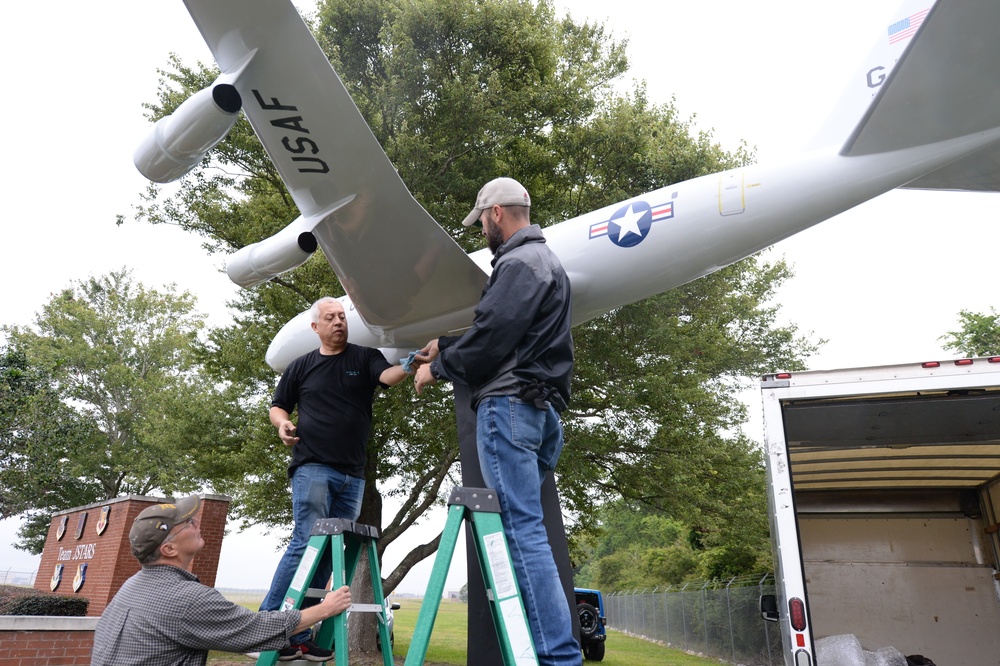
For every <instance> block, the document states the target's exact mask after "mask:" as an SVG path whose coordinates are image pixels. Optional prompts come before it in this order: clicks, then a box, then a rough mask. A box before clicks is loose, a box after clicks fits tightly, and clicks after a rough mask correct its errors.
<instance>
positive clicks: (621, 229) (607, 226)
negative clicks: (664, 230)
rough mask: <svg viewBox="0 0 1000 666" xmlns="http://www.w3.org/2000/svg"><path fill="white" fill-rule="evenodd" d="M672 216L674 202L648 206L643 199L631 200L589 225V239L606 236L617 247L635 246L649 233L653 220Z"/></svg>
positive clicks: (666, 218) (656, 220)
mask: <svg viewBox="0 0 1000 666" xmlns="http://www.w3.org/2000/svg"><path fill="white" fill-rule="evenodd" d="M673 216H674V202H673V201H668V202H666V203H663V204H659V205H656V206H650V205H649V204H648V203H646V202H645V201H633V202H632V203H630V204H627V205H625V206H623V207H622V208H619V209H618V210H617V211H616V212H615V213H614V215H612V216H611V217H610V218H609V219H607V220H605V221H603V222H597V223H595V224H592V225H590V239H591V240H593V239H595V238H600V237H601V236H607V237H608V238H610V239H611V242H612V243H614V244H615V245H617V246H618V247H635V246H636V245H638V244H639V243H641V242H642V241H644V240H645V239H646V236H648V235H649V228H650V227H651V226H652V225H653V222H659V221H660V220H668V219H670V218H672V217H673Z"/></svg>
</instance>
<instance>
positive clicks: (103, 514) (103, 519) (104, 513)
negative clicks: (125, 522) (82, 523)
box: [97, 506, 111, 536]
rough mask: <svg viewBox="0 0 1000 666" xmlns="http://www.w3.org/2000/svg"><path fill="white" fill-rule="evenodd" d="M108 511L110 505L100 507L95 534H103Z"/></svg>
mask: <svg viewBox="0 0 1000 666" xmlns="http://www.w3.org/2000/svg"><path fill="white" fill-rule="evenodd" d="M110 513H111V507H110V506H105V507H101V519H100V520H98V521H97V536H100V535H102V534H104V530H106V529H108V514H110Z"/></svg>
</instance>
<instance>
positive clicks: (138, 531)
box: [128, 495, 201, 560]
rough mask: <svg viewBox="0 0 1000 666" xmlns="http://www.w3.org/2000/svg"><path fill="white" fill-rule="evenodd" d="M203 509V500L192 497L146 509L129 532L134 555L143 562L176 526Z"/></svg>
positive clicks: (137, 517)
mask: <svg viewBox="0 0 1000 666" xmlns="http://www.w3.org/2000/svg"><path fill="white" fill-rule="evenodd" d="M200 508H201V498H200V497H198V496H197V495H191V496H190V497H185V498H184V499H181V500H177V501H176V502H175V503H173V504H169V503H164V504H154V505H153V506H149V507H146V508H145V509H143V510H142V512H141V513H139V515H138V516H136V517H135V521H134V522H133V523H132V529H130V530H129V532H128V540H129V543H130V544H131V545H132V554H133V555H134V556H135V557H136V559H139V560H142V559H143V558H145V557H148V556H149V554H150V553H152V552H153V551H154V550H156V549H157V548H159V547H160V546H161V545H162V544H163V542H164V541H166V540H167V536H168V535H169V534H170V530H172V529H173V528H174V525H180V524H181V523H183V522H184V521H185V520H188V519H189V518H191V517H192V516H194V515H195V514H196V513H198V509H200Z"/></svg>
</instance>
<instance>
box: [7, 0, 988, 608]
mask: <svg viewBox="0 0 1000 666" xmlns="http://www.w3.org/2000/svg"><path fill="white" fill-rule="evenodd" d="M296 4H297V5H298V6H300V7H304V8H306V7H309V6H311V5H310V4H309V3H299V2H296ZM898 4H899V3H897V2H896V1H895V0H841V1H840V2H837V3H832V4H831V3H827V4H816V3H805V2H801V1H800V0H787V1H768V0H763V1H762V2H756V3H747V2H741V1H737V0H699V1H698V2H690V1H685V2H677V1H674V0H666V1H661V2H658V3H655V4H653V3H650V2H648V0H616V2H612V3H609V2H606V1H596V0H562V1H561V2H559V3H557V6H558V7H561V8H562V10H563V11H565V10H566V9H567V8H568V10H569V11H570V12H571V13H572V15H573V16H574V17H576V18H584V17H588V18H590V19H593V20H598V21H606V23H607V25H608V27H609V28H610V29H611V30H612V31H613V32H614V33H615V34H616V35H618V36H627V37H629V39H630V46H629V51H628V52H629V55H630V59H631V63H632V71H631V73H630V75H629V77H628V79H631V78H636V79H644V80H645V81H646V83H647V87H648V92H649V96H650V97H651V99H653V100H654V101H657V102H668V101H670V99H671V97H672V96H673V97H674V98H675V99H676V104H677V106H678V108H679V109H680V110H681V112H682V115H684V116H690V115H692V114H696V122H697V125H698V127H699V128H700V129H713V130H714V133H715V137H716V139H717V140H718V141H720V142H721V143H722V145H723V147H725V148H727V149H730V150H732V149H735V148H736V147H737V146H738V144H739V141H740V140H741V139H742V140H745V141H746V142H747V143H748V144H750V145H751V146H755V147H756V148H757V152H758V161H759V162H766V161H768V160H769V159H772V158H777V157H781V156H783V155H787V154H789V153H791V152H792V151H794V150H795V149H796V148H797V147H799V146H800V145H801V144H803V143H805V142H806V141H807V140H808V139H809V138H810V137H811V136H812V134H813V132H814V131H815V130H816V129H817V128H818V127H819V126H820V125H821V124H822V122H823V121H824V119H825V118H826V117H827V115H829V110H830V107H831V106H832V105H833V104H834V102H835V101H836V99H837V98H838V96H839V94H840V93H841V91H842V89H843V88H844V86H845V85H846V82H847V80H848V77H850V76H851V75H852V74H853V73H854V72H855V70H856V67H857V65H858V64H859V61H860V58H861V57H862V56H863V55H865V54H866V53H867V52H868V50H869V49H870V48H871V46H872V44H873V43H874V40H875V39H876V38H877V37H878V35H880V34H882V33H883V32H884V31H885V29H886V27H887V26H888V25H889V23H890V22H891V21H892V20H893V12H894V10H895V9H896V7H897V5H898ZM171 51H174V52H177V53H179V54H180V55H181V56H182V57H183V59H184V60H185V61H187V62H193V61H195V60H209V59H210V57H211V56H210V54H209V52H208V50H207V48H205V46H204V44H203V42H202V41H201V38H200V35H199V34H198V33H197V30H196V29H195V27H194V25H193V23H192V22H191V20H190V18H189V17H188V15H187V13H186V11H185V10H184V7H183V4H182V3H181V2H180V0H157V1H155V2H148V1H147V2H135V1H134V0H106V1H105V2H101V3H96V4H95V3H79V2H71V1H70V0H53V1H52V2H47V3H43V4H38V3H23V2H8V3H4V4H3V6H2V8H0V56H2V58H3V62H4V63H5V64H4V67H3V69H2V70H0V81H2V84H3V90H4V93H5V95H4V97H5V100H4V103H3V104H2V105H0V120H2V126H3V127H4V130H5V140H4V146H5V148H6V150H5V155H4V157H5V160H6V164H7V167H6V169H5V172H6V173H7V176H6V177H5V178H4V180H3V183H4V185H3V187H4V190H3V191H4V195H5V196H4V197H3V199H4V211H5V215H4V221H3V228H2V234H0V247H2V248H3V261H2V262H0V283H2V284H3V285H4V289H3V290H2V291H0V323H3V324H19V325H25V324H29V323H31V321H32V319H33V316H34V313H35V312H37V311H38V310H39V309H40V307H41V306H42V304H43V303H44V302H45V301H46V300H47V299H48V298H49V295H50V294H51V293H53V292H56V291H58V290H59V289H61V288H63V287H65V286H67V285H68V284H69V283H70V281H71V280H76V279H83V278H86V277H88V276H90V275H103V274H105V273H107V272H109V271H111V270H115V269H118V268H121V267H123V266H125V267H129V268H132V269H133V270H134V271H135V275H136V277H137V278H138V279H139V280H141V281H142V282H143V283H144V284H146V285H147V286H150V287H160V286H162V285H163V284H165V283H169V282H176V283H177V284H178V285H179V286H181V287H182V288H186V289H189V290H190V291H192V292H193V293H194V294H195V295H197V297H198V299H199V306H200V309H202V310H203V311H205V312H207V313H209V315H210V322H211V323H222V322H225V321H227V319H228V315H227V313H226V309H225V305H224V304H225V301H226V300H227V298H229V297H230V296H231V295H232V294H233V293H234V290H235V288H234V287H233V286H232V285H231V284H230V283H229V281H228V279H227V278H226V277H225V275H224V274H222V273H220V272H219V268H220V267H221V266H222V265H223V264H224V258H223V257H208V256H206V254H205V253H204V252H203V251H202V250H201V249H200V247H199V241H198V240H197V239H196V238H194V237H191V236H186V235H184V234H183V233H182V232H180V231H179V230H177V229H172V228H168V227H150V226H148V225H142V224H137V223H134V222H132V221H131V220H128V221H127V222H126V223H125V224H124V225H123V226H121V227H117V226H116V225H115V216H116V215H117V214H123V215H125V216H126V217H129V216H130V214H131V207H132V206H133V205H134V204H135V203H137V202H138V193H139V192H140V191H141V190H142V189H143V187H144V186H145V181H144V179H143V178H142V177H141V176H140V175H139V174H138V172H137V171H136V170H135V168H134V166H133V165H132V157H131V156H132V151H133V149H134V147H135V145H136V144H137V142H138V141H139V139H140V137H141V136H142V135H143V133H144V132H145V131H146V130H147V129H148V126H149V125H148V123H147V121H146V120H145V118H144V117H143V109H142V108H141V105H142V103H143V102H147V101H150V100H152V99H153V98H154V95H155V92H156V85H157V81H158V76H157V73H156V69H157V68H158V67H164V66H166V63H167V55H168V53H170V52H171ZM623 85H625V86H627V85H629V84H628V83H627V82H623ZM998 204H1000V199H998V197H997V195H995V194H970V193H941V192H903V191H897V192H891V193H889V194H887V195H883V196H882V197H879V198H878V199H875V200H873V201H871V202H869V203H866V204H863V205H861V206H858V207H856V208H855V209H853V210H851V211H848V212H846V213H844V214H842V215H839V216H837V217H836V218H833V219H831V220H829V221H827V222H824V223H822V224H820V225H818V226H817V227H814V228H813V229H810V230H807V231H805V232H802V233H801V234H799V235H797V236H795V237H793V238H791V239H788V240H786V241H783V242H782V243H780V244H779V245H778V246H776V247H775V248H774V249H773V250H771V253H772V255H773V256H775V257H779V256H784V257H785V258H786V259H787V260H788V261H789V262H790V263H791V264H792V265H793V266H794V270H795V274H796V276H795V278H793V279H792V280H791V281H790V283H789V284H788V285H786V286H785V287H784V288H783V289H782V290H781V292H780V294H779V296H778V302H779V303H780V304H781V305H782V317H783V319H784V320H785V321H791V322H795V323H796V324H798V325H799V326H800V328H801V329H802V330H803V332H807V333H808V332H810V331H811V332H813V334H814V337H817V338H819V337H821V338H826V339H828V340H829V342H828V343H827V344H826V345H825V346H824V347H823V348H822V350H821V351H820V353H819V354H818V355H817V356H816V357H814V358H813V359H811V361H810V367H812V368H830V367H844V366H860V365H873V364H880V363H895V362H909V361H920V360H926V359H928V358H943V357H946V356H948V355H946V354H945V353H944V352H943V351H942V350H941V346H940V342H939V340H938V338H939V337H940V336H941V335H943V334H944V333H946V332H947V331H949V330H954V329H955V328H956V327H957V316H956V315H957V313H958V311H959V310H961V309H963V308H965V309H972V310H975V311H988V310H989V308H990V307H991V306H993V305H995V304H996V299H995V298H994V291H993V289H992V285H993V282H994V279H995V278H994V270H993V265H994V264H995V260H990V259H989V258H988V257H989V255H988V252H989V247H990V243H989V240H990V239H991V238H992V237H993V231H994V227H995V224H996V220H995V219H994V218H995V216H996V214H995V212H994V210H995V209H996V207H997V205H998ZM749 400H750V403H751V404H754V403H755V402H756V400H755V396H754V395H753V394H752V393H751V394H750V399H749ZM747 430H748V432H750V433H755V432H759V430H760V424H759V414H758V413H754V415H753V417H752V422H751V423H749V424H748V425H747ZM443 522H444V518H443V515H441V516H440V517H439V518H435V519H433V520H432V521H430V524H429V525H428V526H426V528H425V529H424V530H422V531H421V533H420V534H418V535H417V537H418V540H419V541H426V540H429V539H431V538H433V536H434V534H435V533H436V529H437V528H438V527H439V525H443ZM16 528H17V523H16V521H11V520H7V521H0V575H2V573H3V572H4V571H8V570H12V571H33V570H34V569H35V568H37V564H38V558H37V557H30V556H27V555H25V554H24V553H22V552H21V551H16V550H13V549H12V548H10V547H9V546H6V544H8V543H10V541H11V540H12V539H13V533H14V531H15V530H16ZM401 557H402V552H393V550H392V548H390V550H389V552H388V553H387V554H386V564H387V566H389V565H392V564H394V563H395V562H396V561H398V560H399V559H400V558H401ZM277 558H278V554H277V553H275V552H274V540H273V538H263V537H261V536H259V534H258V533H257V532H256V531H254V532H252V533H248V534H242V535H233V536H230V537H227V538H226V541H225V543H224V546H223V553H222V562H221V563H220V568H219V578H218V582H217V584H218V585H220V586H227V587H244V588H257V587H266V586H267V585H268V584H269V580H270V574H271V573H272V572H273V568H274V564H275V563H276V562H277ZM456 559H457V561H456V565H455V566H454V567H453V570H458V571H461V570H462V567H463V566H464V565H463V564H462V561H463V560H462V558H461V557H459V558H456ZM456 567H457V569H456ZM429 570H430V563H429V562H428V563H425V566H424V567H422V568H421V570H420V571H419V572H418V573H416V574H413V575H411V576H410V577H409V578H408V579H407V581H405V582H404V584H403V585H402V586H401V588H400V590H401V591H412V592H420V591H422V589H423V586H424V584H425V580H426V575H427V572H429ZM43 575H48V573H47V572H43ZM462 582H464V576H463V575H461V574H453V575H452V576H451V577H450V578H449V584H448V585H449V588H451V587H455V588H457V587H458V586H460V585H461V584H462Z"/></svg>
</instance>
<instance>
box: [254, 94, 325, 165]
mask: <svg viewBox="0 0 1000 666" xmlns="http://www.w3.org/2000/svg"><path fill="white" fill-rule="evenodd" d="M251 92H253V96H254V97H255V98H256V99H257V104H259V105H260V108H261V109H263V110H264V111H298V109H297V108H296V107H294V106H289V105H286V104H282V103H281V102H279V101H278V100H277V99H276V98H274V97H272V98H271V101H270V103H268V102H265V101H264V98H263V97H262V96H261V94H260V92H258V91H257V90H252V91H251ZM271 125H272V126H274V127H278V128H280V129H283V130H287V131H289V132H301V133H302V134H309V130H308V129H306V127H305V126H304V125H303V124H302V116H287V117H285V118H275V119H274V120H272V121H271ZM281 145H283V146H284V147H285V150H287V151H288V152H290V153H292V154H293V157H292V158H291V159H292V161H293V162H296V163H298V164H300V165H301V166H298V170H299V173H327V172H328V171H330V167H329V166H327V164H326V162H324V161H323V160H322V159H320V158H319V157H309V156H308V155H303V153H305V152H306V151H309V154H310V155H316V154H318V153H319V146H318V145H316V142H315V141H313V140H312V139H309V138H306V137H304V136H294V137H293V136H284V137H281Z"/></svg>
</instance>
